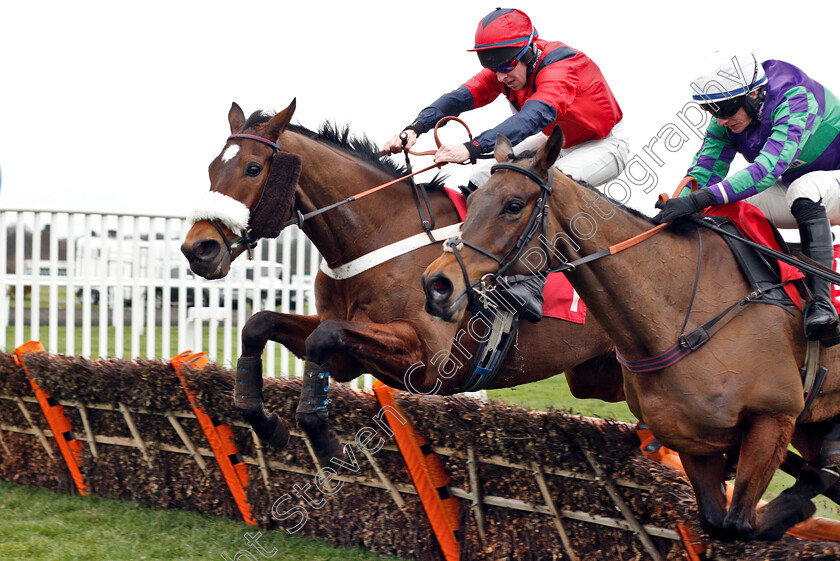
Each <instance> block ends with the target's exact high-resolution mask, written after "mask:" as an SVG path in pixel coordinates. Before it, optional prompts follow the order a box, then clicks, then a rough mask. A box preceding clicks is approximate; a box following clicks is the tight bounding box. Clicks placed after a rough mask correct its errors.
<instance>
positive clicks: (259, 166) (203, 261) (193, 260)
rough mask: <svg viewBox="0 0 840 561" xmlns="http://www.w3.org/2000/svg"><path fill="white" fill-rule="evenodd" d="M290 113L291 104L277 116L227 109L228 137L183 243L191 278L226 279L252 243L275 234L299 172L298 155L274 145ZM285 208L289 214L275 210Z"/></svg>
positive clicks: (283, 219)
mask: <svg viewBox="0 0 840 561" xmlns="http://www.w3.org/2000/svg"><path fill="white" fill-rule="evenodd" d="M294 112H295V100H292V103H291V104H289V106H288V107H287V108H286V109H284V110H283V111H281V112H280V113H277V114H276V115H270V114H268V113H266V112H261V111H258V112H255V113H254V114H252V115H251V117H249V118H248V119H246V118H245V114H244V113H243V111H242V109H241V108H240V107H239V105H237V104H236V103H234V104H233V105H231V108H230V111H229V112H228V122H229V123H230V132H231V135H230V136H229V137H228V140H227V142H226V143H225V146H224V147H223V148H222V151H221V152H220V153H219V155H218V156H216V158H215V159H214V160H213V161H212V162H211V163H210V167H209V173H210V192H209V193H207V194H206V195H205V198H204V199H203V201H201V202H199V204H198V205H197V207H196V209H195V210H194V211H193V212H192V214H191V215H190V221H191V222H192V223H193V224H192V227H191V228H190V230H189V232H187V236H186V238H185V239H184V243H183V244H182V245H181V251H182V252H183V254H184V255H185V256H186V258H187V260H188V261H189V263H190V269H192V271H193V272H194V273H195V274H197V275H200V276H202V277H204V278H208V279H217V278H221V277H224V276H225V275H227V274H228V272H229V271H230V264H231V262H232V261H233V260H234V259H236V258H237V257H238V256H239V255H241V254H242V252H243V251H245V250H246V249H249V247H250V246H251V245H252V244H253V243H254V242H255V240H257V239H259V238H261V237H276V236H277V235H279V233H280V230H282V227H283V221H285V220H286V218H288V217H289V213H290V212H291V205H292V202H293V200H294V193H295V189H296V186H297V179H298V175H299V173H300V157H299V156H297V155H296V154H291V153H289V152H284V151H283V150H282V149H281V148H280V146H279V145H278V143H277V142H278V139H279V138H280V135H281V134H282V133H283V131H284V130H286V127H287V126H288V125H289V122H290V121H291V119H292V115H293V114H294ZM284 208H285V209H288V212H285V213H284V212H277V209H284Z"/></svg>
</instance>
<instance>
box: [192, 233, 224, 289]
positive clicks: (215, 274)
mask: <svg viewBox="0 0 840 561" xmlns="http://www.w3.org/2000/svg"><path fill="white" fill-rule="evenodd" d="M181 253H183V254H184V257H186V258H187V261H189V263H190V270H191V271H192V272H193V273H195V274H196V275H198V276H200V277H203V278H205V279H211V280H212V279H220V278H222V277H224V276H225V275H227V274H228V272H229V271H230V253H228V252H227V251H223V250H222V246H221V244H220V243H219V242H218V241H216V240H213V239H204V240H199V241H196V242H193V243H192V244H188V243H184V244H183V245H181Z"/></svg>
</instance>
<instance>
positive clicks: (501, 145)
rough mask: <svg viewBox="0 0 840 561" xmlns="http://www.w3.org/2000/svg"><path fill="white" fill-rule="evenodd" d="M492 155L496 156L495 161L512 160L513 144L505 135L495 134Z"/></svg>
mask: <svg viewBox="0 0 840 561" xmlns="http://www.w3.org/2000/svg"><path fill="white" fill-rule="evenodd" d="M493 156H495V157H496V161H497V162H509V161H511V160H513V145H512V144H511V143H510V140H508V139H507V137H506V136H504V135H501V134H497V135H496V148H495V150H493Z"/></svg>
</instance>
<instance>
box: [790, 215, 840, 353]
mask: <svg viewBox="0 0 840 561" xmlns="http://www.w3.org/2000/svg"><path fill="white" fill-rule="evenodd" d="M791 212H793V216H794V217H795V218H796V223H797V225H798V226H799V235H800V238H801V241H802V253H804V254H805V255H806V256H808V257H809V258H811V259H812V260H814V261H816V262H817V263H819V264H820V265H823V266H824V267H827V268H828V269H831V268H832V265H833V264H834V245H833V240H832V236H831V225H830V223H829V222H828V218H827V217H826V214H825V207H823V206H822V205H821V204H820V203H815V202H813V201H810V200H808V199H797V200H796V201H795V202H794V204H793V206H791ZM805 283H806V284H807V286H808V289H809V290H810V291H811V293H812V294H813V296H814V299H813V300H812V301H810V302H808V303H807V304H806V305H805V311H804V314H803V315H804V322H803V323H804V327H805V337H806V338H807V339H808V340H809V341H820V342H821V343H822V344H823V346H824V347H831V346H834V345H836V344H838V343H840V328H838V319H837V310H835V308H834V305H833V304H832V303H831V283H830V282H829V281H827V280H825V279H822V278H819V277H816V276H814V275H807V276H806V278H805Z"/></svg>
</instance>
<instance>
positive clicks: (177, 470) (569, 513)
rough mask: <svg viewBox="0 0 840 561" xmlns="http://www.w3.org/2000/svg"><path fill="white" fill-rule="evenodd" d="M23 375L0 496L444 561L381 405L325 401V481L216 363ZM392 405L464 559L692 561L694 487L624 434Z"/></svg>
mask: <svg viewBox="0 0 840 561" xmlns="http://www.w3.org/2000/svg"><path fill="white" fill-rule="evenodd" d="M20 361H21V364H22V365H23V366H24V367H25V369H24V368H23V367H21V366H19V365H18V364H17V363H16V362H15V357H14V356H13V355H9V354H0V478H2V479H5V480H7V481H11V482H14V483H18V484H23V485H37V486H41V487H46V488H50V489H54V490H65V491H67V490H70V491H73V490H76V489H80V490H82V491H83V492H85V493H93V494H96V495H99V496H104V497H111V498H116V499H127V500H137V501H140V502H142V503H144V504H147V505H149V506H152V507H155V508H176V509H191V510H196V511H200V512H203V513H206V514H211V515H218V516H227V517H231V518H238V519H244V520H245V521H246V522H248V523H251V524H257V525H259V526H260V527H261V528H263V529H274V530H275V531H282V532H295V533H297V534H299V535H309V536H313V537H317V538H320V539H323V540H327V541H329V542H331V543H334V544H336V545H343V546H359V547H363V548H365V549H367V550H370V551H373V552H376V553H379V554H383V555H394V556H400V557H403V558H406V559H420V560H427V559H429V560H432V559H444V552H443V550H442V549H441V546H440V545H438V540H437V539H436V538H435V533H434V532H433V530H432V525H431V524H430V521H429V520H430V519H429V518H428V517H427V513H428V509H424V506H423V504H422V503H421V501H420V500H419V498H418V496H417V492H416V490H415V486H414V484H413V483H412V480H411V478H410V477H409V475H408V472H407V470H406V464H405V461H404V460H403V456H402V455H401V454H400V452H399V450H398V449H397V447H396V446H395V445H394V440H393V439H392V438H391V434H389V432H390V431H389V430H388V428H387V424H385V423H383V422H382V419H383V415H382V408H381V406H380V403H379V401H377V399H376V397H375V396H374V394H373V392H371V391H364V390H353V389H349V388H346V387H344V386H342V385H340V384H333V385H332V387H331V388H330V392H329V393H330V419H331V423H332V426H333V427H334V428H335V430H336V432H337V433H338V434H339V436H340V438H342V440H343V441H344V442H346V443H347V444H348V446H347V449H348V450H349V451H350V452H351V453H352V456H351V457H349V458H347V459H346V461H345V462H343V463H337V464H334V465H333V466H332V467H333V468H334V469H333V470H332V472H325V471H319V470H320V467H319V466H318V465H317V464H316V462H315V460H314V457H313V455H312V452H311V448H310V447H309V444H308V442H307V441H306V439H305V438H303V437H302V434H301V433H300V432H299V431H298V430H295V427H294V426H292V429H293V430H292V438H291V441H290V443H289V446H288V447H287V448H286V449H284V450H282V451H276V450H273V449H269V448H267V447H264V446H261V444H260V442H259V441H258V440H257V439H256V438H255V437H254V435H253V433H252V432H251V431H250V430H249V428H248V427H247V425H246V424H244V423H243V422H242V421H241V418H240V416H239V415H238V413H237V412H236V410H235V409H234V408H233V405H232V398H231V388H232V385H233V375H232V373H231V372H230V371H229V370H226V369H224V368H222V367H219V366H217V365H215V364H208V365H206V366H205V367H203V368H190V367H189V365H186V364H184V365H182V366H181V368H179V369H178V372H176V369H175V368H173V365H172V364H171V363H168V362H156V361H141V360H138V361H124V360H102V361H90V360H87V359H83V358H79V357H66V356H49V355H46V354H44V353H28V354H22V355H21V356H20ZM179 373H180V375H181V376H182V377H181V378H179ZM30 379H31V380H33V381H34V382H35V384H34V386H37V387H38V388H39V389H40V390H41V391H43V392H44V395H46V396H49V398H48V399H49V405H48V406H49V407H57V406H63V409H64V416H65V417H66V420H67V421H68V422H69V424H70V425H71V426H72V429H71V430H65V429H64V428H62V429H59V431H61V432H62V435H61V437H62V438H60V439H59V438H57V437H56V435H55V434H54V433H53V431H52V430H51V429H50V423H49V422H48V421H47V419H46V417H45V414H44V409H43V408H42V407H41V404H40V403H39V401H38V398H37V397H36V395H35V391H34V390H33V384H32V383H31V381H30ZM300 387H301V386H300V382H299V381H296V380H282V379H272V378H269V379H266V380H265V387H264V391H263V393H264V396H265V401H266V405H267V407H268V408H269V409H276V410H277V411H279V412H280V413H281V416H283V417H285V418H286V419H289V420H291V419H293V418H294V411H295V408H296V406H297V400H298V396H299V394H300ZM185 388H186V390H187V391H185ZM188 395H190V396H192V401H191V400H190V399H189V398H188ZM394 400H395V402H396V403H397V404H398V406H399V409H400V412H401V413H402V415H404V417H405V419H406V421H407V422H408V424H409V425H410V426H413V427H414V430H415V431H416V433H417V434H419V435H421V436H422V437H423V438H425V440H426V441H427V442H428V443H429V446H431V451H433V452H434V454H436V455H437V457H439V458H440V459H441V460H442V463H443V466H444V467H445V470H446V472H447V473H448V476H449V485H448V487H447V488H446V490H445V494H446V495H447V496H449V497H455V498H456V499H457V503H459V504H457V503H456V509H455V510H454V511H452V510H450V514H452V513H453V512H454V513H456V515H457V520H456V521H455V524H456V525H457V526H456V531H455V532H454V537H455V540H457V549H458V556H459V557H460V558H461V559H482V560H483V559H488V560H489V559H493V560H496V559H534V560H536V559H539V560H542V559H609V560H623V559H627V560H630V559H685V558H688V557H687V556H688V555H689V553H688V552H687V550H686V546H685V544H684V542H683V540H682V539H681V535H680V532H679V531H678V529H685V530H687V531H688V532H689V533H691V534H693V535H702V532H701V531H700V530H699V528H697V527H696V520H697V516H696V511H695V507H694V504H693V495H692V493H691V489H690V487H689V485H688V484H687V482H686V480H685V479H684V478H683V477H682V476H681V475H679V474H677V473H676V472H674V471H672V470H670V469H668V468H666V467H663V466H661V465H659V464H657V463H656V462H653V461H651V460H648V459H646V458H644V457H643V456H642V455H641V454H640V453H639V451H638V445H639V441H638V438H637V436H636V434H635V431H634V428H633V427H632V426H631V425H628V424H625V423H619V422H614V421H609V420H598V419H589V418H583V417H579V416H574V415H568V414H563V413H560V412H549V413H542V412H535V411H531V410H526V409H522V408H517V407H509V406H506V405H503V404H500V403H494V402H489V403H484V402H480V401H478V400H473V399H469V398H462V397H457V396H456V397H427V398H424V397H419V396H413V395H410V394H406V393H402V392H395V394H394ZM193 405H195V406H196V407H195V408H194V407H193ZM196 410H198V411H199V415H198V416H201V415H202V414H204V413H206V415H207V418H209V419H210V420H211V421H212V424H213V426H214V427H219V428H222V429H223V428H225V427H227V429H226V430H229V431H230V435H231V438H229V439H227V442H226V443H223V444H225V445H227V446H229V447H230V448H228V449H226V450H225V454H222V455H220V454H219V451H218V450H215V451H214V449H213V448H214V446H213V443H212V442H210V441H209V440H208V436H207V434H208V433H207V431H206V430H203V429H202V427H201V423H200V419H199V418H197V413H196ZM219 434H221V433H219ZM59 440H64V444H65V445H64V446H63V447H62V446H59V444H60V442H59ZM223 440H224V438H223ZM68 443H70V444H71V445H72V446H70V448H68V446H67V444H68ZM215 445H216V446H218V445H219V443H218V442H216V443H215ZM73 447H75V448H74V449H75V456H73V455H72V452H73V450H72V449H73ZM65 450H70V451H71V454H70V456H68V455H67V454H66V453H65ZM426 452H428V450H426ZM71 457H72V458H75V460H74V461H69V460H68V458H71ZM225 457H226V458H227V460H225ZM68 465H69V466H70V467H72V468H73V469H72V470H71V469H69V468H68ZM74 465H75V467H74ZM231 468H233V469H231ZM74 471H76V472H77V473H74ZM74 476H75V477H74ZM80 480H81V484H80ZM236 481H239V485H240V486H239V488H238V489H237V488H236ZM237 495H239V496H238V497H237ZM441 497H442V498H445V497H444V491H441ZM450 504H451V501H450ZM704 541H706V543H705V544H703V546H701V547H705V548H706V555H707V556H712V557H708V558H710V559H711V558H715V559H727V558H740V559H788V558H796V557H799V556H804V558H809V559H823V558H824V559H836V558H838V556H840V547H838V546H837V545H836V544H833V543H825V542H804V541H799V540H795V539H793V538H789V537H786V538H785V539H784V540H783V541H782V542H780V543H779V544H774V545H772V546H768V545H767V544H758V545H753V544H739V545H731V544H719V543H716V542H708V541H707V540H705V537H704ZM690 555H694V554H693V553H691V554H690ZM776 555H778V556H776ZM246 558H247V557H246ZM451 558H452V555H451V553H449V554H446V559H447V560H448V559H451Z"/></svg>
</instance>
